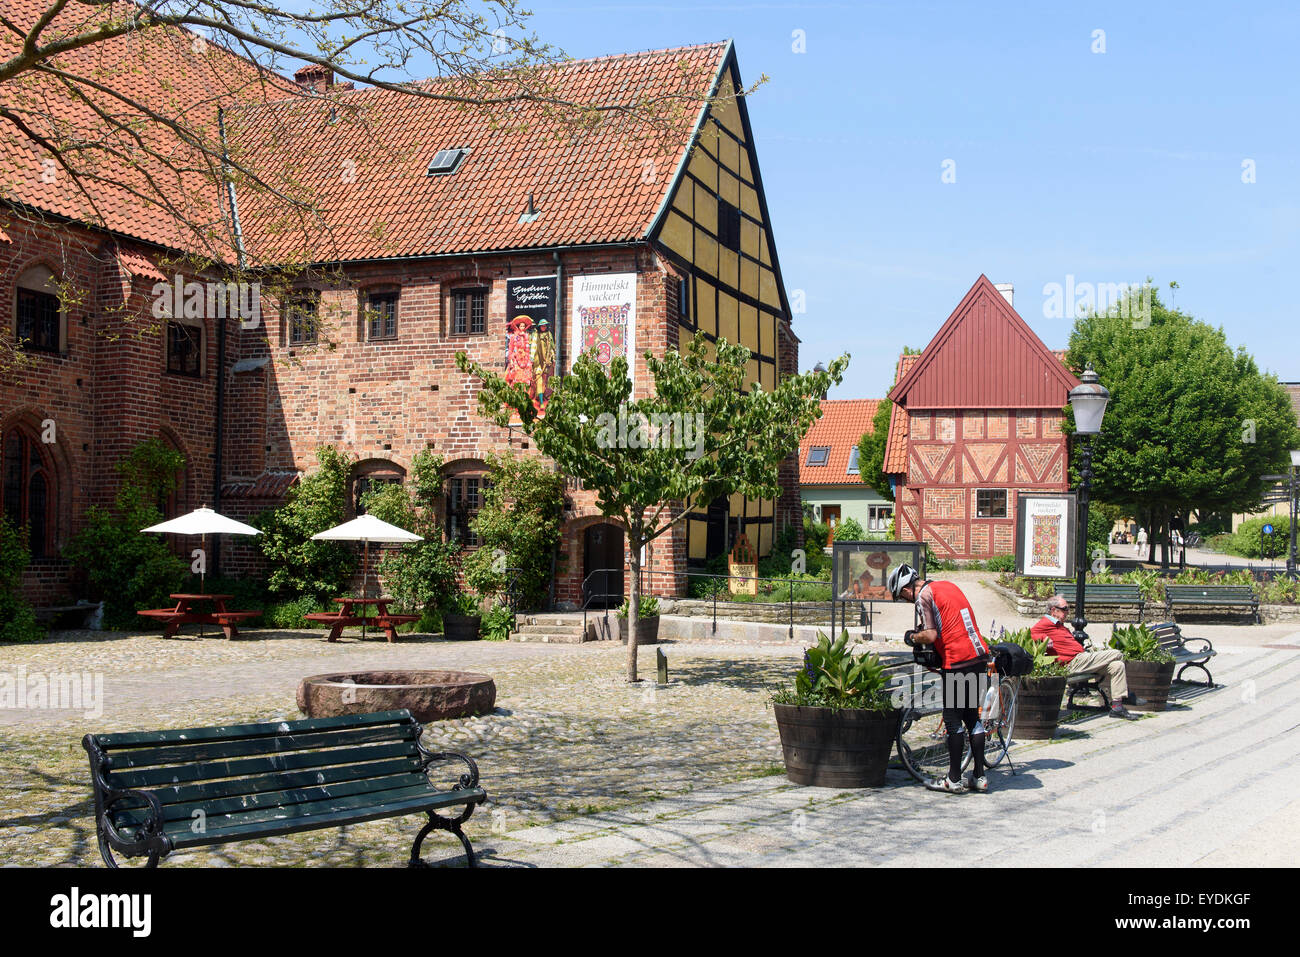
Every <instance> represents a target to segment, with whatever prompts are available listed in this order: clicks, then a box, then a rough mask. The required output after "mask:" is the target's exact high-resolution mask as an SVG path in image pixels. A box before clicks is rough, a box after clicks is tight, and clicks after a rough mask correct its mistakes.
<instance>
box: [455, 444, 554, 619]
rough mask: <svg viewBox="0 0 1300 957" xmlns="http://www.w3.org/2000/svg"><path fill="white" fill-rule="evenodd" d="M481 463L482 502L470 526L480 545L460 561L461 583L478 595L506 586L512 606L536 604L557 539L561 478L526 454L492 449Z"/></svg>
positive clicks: (498, 592)
mask: <svg viewBox="0 0 1300 957" xmlns="http://www.w3.org/2000/svg"><path fill="white" fill-rule="evenodd" d="M487 461H488V469H489V471H488V482H487V484H486V487H485V488H484V490H483V501H482V503H481V505H480V507H479V511H478V514H477V515H476V516H475V518H474V521H473V522H472V523H471V524H470V527H471V528H472V529H473V531H474V534H475V535H477V536H478V539H479V542H480V546H479V548H478V549H476V550H475V551H473V552H471V553H470V554H469V556H468V557H467V558H466V559H465V581H466V583H467V584H468V585H469V586H470V587H471V588H473V589H474V590H475V591H477V592H479V593H480V594H482V595H489V596H502V595H504V594H505V593H506V590H507V588H511V589H512V590H513V595H514V598H515V601H516V603H517V604H518V605H521V606H523V607H525V608H535V607H538V606H540V605H541V604H542V603H543V602H544V601H545V599H546V593H547V587H548V585H549V583H550V580H551V561H552V559H553V558H554V556H555V546H556V545H557V544H558V543H559V541H560V525H561V521H562V517H563V513H564V480H563V479H562V478H561V477H560V475H559V473H557V472H556V471H554V470H553V469H551V468H549V467H548V466H547V465H546V463H545V462H543V461H542V460H541V459H538V458H536V457H532V456H522V455H504V454H499V453H493V454H492V455H490V456H488V460H487ZM507 569H508V570H507Z"/></svg>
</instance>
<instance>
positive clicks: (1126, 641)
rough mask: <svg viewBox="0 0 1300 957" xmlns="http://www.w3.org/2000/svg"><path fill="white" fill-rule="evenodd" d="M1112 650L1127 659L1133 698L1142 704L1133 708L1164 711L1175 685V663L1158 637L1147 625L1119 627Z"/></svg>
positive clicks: (1126, 673)
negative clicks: (1170, 690) (1170, 691)
mask: <svg viewBox="0 0 1300 957" xmlns="http://www.w3.org/2000/svg"><path fill="white" fill-rule="evenodd" d="M1110 647H1112V648H1114V649H1115V650H1116V651H1118V652H1120V654H1122V655H1123V656H1124V677H1125V678H1126V679H1127V681H1128V691H1129V695H1130V697H1133V698H1136V699H1138V700H1139V701H1141V702H1142V704H1133V705H1129V707H1130V708H1132V709H1133V710H1134V711H1164V710H1165V706H1166V705H1167V704H1168V703H1169V689H1170V687H1171V686H1172V685H1173V682H1174V659H1173V656H1172V655H1170V654H1169V653H1168V652H1166V651H1163V650H1162V649H1161V647H1160V642H1159V641H1158V640H1157V639H1156V636H1155V633H1154V632H1152V631H1151V629H1150V628H1148V627H1147V626H1146V625H1127V626H1125V627H1123V628H1119V627H1116V628H1115V629H1114V630H1113V631H1112V632H1111V635H1110Z"/></svg>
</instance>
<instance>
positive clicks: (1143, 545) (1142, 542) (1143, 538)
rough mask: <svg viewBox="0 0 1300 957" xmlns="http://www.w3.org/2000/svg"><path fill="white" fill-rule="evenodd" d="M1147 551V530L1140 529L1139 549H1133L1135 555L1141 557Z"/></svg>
mask: <svg viewBox="0 0 1300 957" xmlns="http://www.w3.org/2000/svg"><path fill="white" fill-rule="evenodd" d="M1146 550H1147V530H1146V529H1145V528H1139V529H1138V537H1137V547H1136V548H1134V549H1133V553H1134V554H1135V555H1138V556H1139V557H1140V556H1141V555H1142V553H1143V552H1145V551H1146Z"/></svg>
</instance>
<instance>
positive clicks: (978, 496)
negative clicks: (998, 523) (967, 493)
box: [975, 488, 1007, 518]
mask: <svg viewBox="0 0 1300 957" xmlns="http://www.w3.org/2000/svg"><path fill="white" fill-rule="evenodd" d="M975 517H976V518H1006V517H1007V490H1006V489H1004V488H982V489H979V490H978V491H977V492H976V493H975Z"/></svg>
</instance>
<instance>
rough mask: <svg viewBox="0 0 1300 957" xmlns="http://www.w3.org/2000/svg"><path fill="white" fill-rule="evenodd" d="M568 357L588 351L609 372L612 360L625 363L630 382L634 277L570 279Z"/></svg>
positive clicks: (633, 350)
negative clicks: (571, 334)
mask: <svg viewBox="0 0 1300 957" xmlns="http://www.w3.org/2000/svg"><path fill="white" fill-rule="evenodd" d="M570 326H571V327H572V329H573V337H572V344H573V349H572V352H571V355H572V356H573V357H574V358H577V357H578V356H579V355H580V354H581V353H583V352H588V351H592V352H594V353H595V355H596V361H597V362H599V363H600V364H601V365H602V366H604V367H605V369H606V371H608V370H609V364H610V363H611V362H612V361H613V360H614V357H615V356H623V357H624V358H626V359H627V360H628V376H629V378H634V373H635V368H634V365H635V363H634V361H633V360H634V357H635V356H636V273H634V272H626V273H602V274H600V275H593V276H574V277H573V311H572V321H571V322H570Z"/></svg>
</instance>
